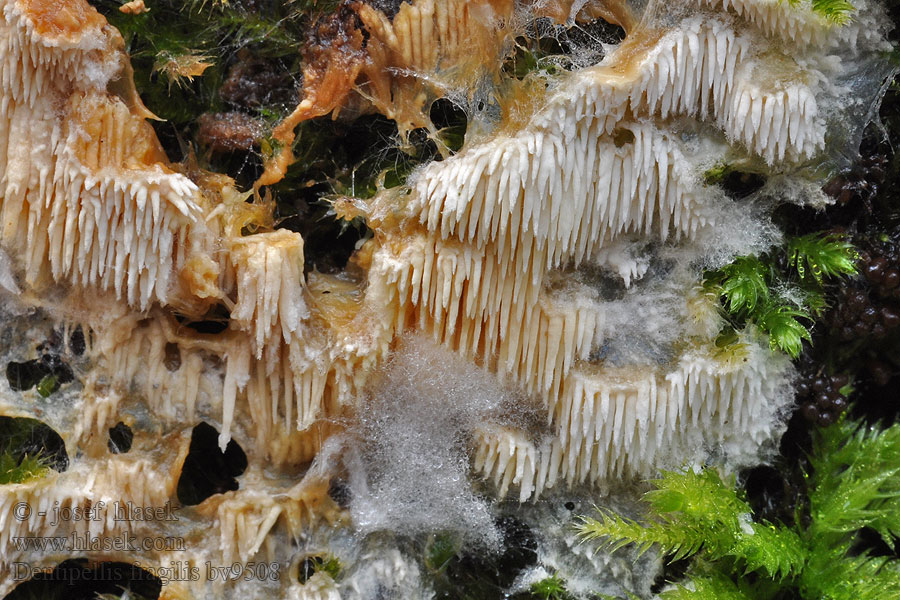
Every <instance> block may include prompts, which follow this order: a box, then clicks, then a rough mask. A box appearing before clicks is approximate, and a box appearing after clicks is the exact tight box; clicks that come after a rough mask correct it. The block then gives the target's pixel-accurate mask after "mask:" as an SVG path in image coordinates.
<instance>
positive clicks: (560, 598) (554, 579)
mask: <svg viewBox="0 0 900 600" xmlns="http://www.w3.org/2000/svg"><path fill="white" fill-rule="evenodd" d="M531 593H532V594H534V595H535V596H537V597H538V598H541V600H567V599H568V598H570V597H571V596H569V593H568V592H567V591H566V586H565V582H564V581H563V580H562V579H560V577H559V576H558V575H556V574H555V573H554V574H553V575H550V576H548V577H545V578H543V579H541V580H540V581H535V582H534V583H532V584H531Z"/></svg>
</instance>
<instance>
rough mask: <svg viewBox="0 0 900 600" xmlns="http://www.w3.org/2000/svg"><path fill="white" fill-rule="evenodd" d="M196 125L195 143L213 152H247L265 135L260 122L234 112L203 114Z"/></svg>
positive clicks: (263, 127)
mask: <svg viewBox="0 0 900 600" xmlns="http://www.w3.org/2000/svg"><path fill="white" fill-rule="evenodd" d="M198 123H199V129H198V130H197V141H199V142H200V143H201V144H203V145H204V146H206V147H208V148H209V149H210V150H212V151H213V152H233V151H235V150H249V149H251V148H252V147H253V146H254V145H255V144H256V142H257V140H258V139H259V138H260V137H262V135H263V134H264V133H265V126H264V125H263V123H262V121H260V120H259V119H255V118H253V117H251V116H250V115H247V114H244V113H241V112H235V111H232V112H225V113H205V114H203V115H201V116H200V118H199V119H198Z"/></svg>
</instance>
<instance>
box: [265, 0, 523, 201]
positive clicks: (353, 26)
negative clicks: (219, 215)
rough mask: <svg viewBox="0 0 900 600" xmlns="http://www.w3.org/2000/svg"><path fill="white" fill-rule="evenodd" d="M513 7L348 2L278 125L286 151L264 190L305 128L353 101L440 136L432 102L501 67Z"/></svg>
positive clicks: (309, 55)
mask: <svg viewBox="0 0 900 600" xmlns="http://www.w3.org/2000/svg"><path fill="white" fill-rule="evenodd" d="M513 9H514V3H513V2H512V1H511V0H418V1H416V2H415V3H413V4H407V3H403V4H401V5H400V8H399V10H398V11H397V13H396V14H395V15H393V19H390V18H389V17H388V16H387V15H386V14H384V13H383V12H381V11H380V10H378V9H377V8H375V7H373V6H371V5H369V4H366V3H363V2H353V3H345V4H343V5H342V6H341V8H340V9H338V11H337V13H336V14H333V15H330V16H328V17H325V18H323V20H322V21H320V22H319V25H318V26H317V27H316V28H315V29H314V31H313V34H312V35H311V36H310V39H309V42H308V45H307V47H306V49H305V52H304V59H305V63H306V64H305V67H304V69H303V77H304V80H303V91H304V97H303V101H302V102H300V104H299V106H297V108H296V109H295V110H294V112H293V113H292V114H291V115H290V116H288V117H287V118H286V119H285V120H284V121H282V123H281V124H279V126H278V127H277V128H276V129H275V131H274V134H273V137H274V138H275V139H276V140H278V141H279V142H281V143H282V149H281V152H279V153H278V154H277V155H276V156H274V157H273V158H272V159H271V160H270V161H269V162H268V163H267V164H266V170H265V172H264V173H263V175H262V176H261V177H260V178H259V180H258V181H257V182H256V187H257V188H258V187H260V186H264V185H271V184H273V183H276V182H278V181H280V180H281V178H282V177H283V176H284V173H285V171H286V169H287V166H288V164H290V162H291V160H292V158H293V157H292V154H291V148H290V147H291V144H292V143H293V141H294V129H295V128H296V127H297V125H299V124H300V123H301V122H303V121H305V120H308V119H312V118H314V117H319V116H323V115H327V114H329V113H331V114H332V115H333V116H334V117H337V115H338V114H339V113H340V111H341V109H342V108H343V107H345V106H347V105H348V103H350V102H353V103H354V105H355V104H362V108H361V109H360V112H363V111H367V110H371V111H374V112H378V113H380V114H383V115H384V116H386V117H388V118H389V119H393V120H394V121H396V122H397V128H398V130H399V132H400V135H401V136H402V137H403V136H406V135H407V134H408V133H409V132H410V131H412V130H413V129H417V128H420V127H424V128H426V129H428V130H429V131H430V132H431V133H436V131H435V128H434V126H433V125H432V123H431V121H430V119H429V118H428V114H427V107H429V106H430V105H431V102H432V101H433V100H435V99H436V98H440V97H443V96H444V94H445V93H446V91H447V90H448V89H452V88H460V89H470V90H471V89H474V87H475V86H474V85H473V84H474V83H475V82H476V81H477V80H478V79H479V78H482V77H484V74H485V71H486V70H488V69H491V70H493V69H495V67H494V65H497V64H499V62H500V61H499V58H500V57H501V56H502V54H503V52H504V45H505V42H506V41H507V37H508V36H509V35H510V28H509V27H507V26H506V25H507V24H508V22H509V20H510V19H511V18H512V15H513ZM438 74H440V77H437V75H438ZM494 76H496V73H494ZM351 92H356V93H355V94H351ZM358 99H362V102H361V103H360V102H359V101H358Z"/></svg>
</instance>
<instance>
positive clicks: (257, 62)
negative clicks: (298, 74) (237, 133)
mask: <svg viewBox="0 0 900 600" xmlns="http://www.w3.org/2000/svg"><path fill="white" fill-rule="evenodd" d="M219 95H220V96H221V97H222V99H223V100H224V101H225V102H228V103H229V104H232V105H234V106H236V107H239V108H246V109H253V108H257V107H260V106H271V105H273V104H287V103H292V104H293V103H294V102H296V97H297V91H296V90H295V89H294V82H293V80H292V79H291V77H290V73H288V72H287V71H286V70H285V69H279V67H278V65H276V64H273V63H272V61H268V60H265V59H262V58H257V57H255V56H253V55H252V54H250V52H249V51H248V50H247V49H246V48H245V49H243V50H241V51H240V52H238V62H236V63H235V64H234V65H233V66H232V67H231V68H230V69H229V71H228V76H227V77H226V78H225V81H223V82H222V87H221V89H220V90H219Z"/></svg>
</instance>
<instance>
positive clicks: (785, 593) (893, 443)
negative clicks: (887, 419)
mask: <svg viewBox="0 0 900 600" xmlns="http://www.w3.org/2000/svg"><path fill="white" fill-rule="evenodd" d="M898 465H900V425H893V426H891V427H887V428H884V429H876V428H870V427H868V426H865V425H862V424H860V423H855V422H849V421H844V422H839V423H838V424H836V425H833V426H831V427H829V428H827V429H824V430H822V431H820V432H819V433H818V435H817V437H816V442H815V445H814V449H813V452H812V455H811V458H810V472H811V475H810V476H809V479H808V481H809V519H802V518H796V519H794V525H791V526H787V525H783V524H780V523H768V522H760V521H758V520H754V519H753V511H752V509H751V508H750V505H749V504H748V503H747V501H746V500H745V499H744V497H743V495H742V494H741V493H740V492H739V491H738V490H736V489H735V484H734V480H733V479H730V480H728V481H723V480H722V479H721V477H720V476H719V475H718V473H716V472H715V471H714V470H712V469H705V470H703V471H700V472H695V471H690V470H688V471H682V472H667V473H664V474H663V475H662V477H661V478H660V479H658V480H655V481H653V482H652V483H653V485H654V487H655V489H654V490H653V491H651V492H649V493H648V494H646V495H645V500H646V501H647V503H648V506H649V518H648V520H646V521H643V522H638V521H634V520H631V519H627V518H625V517H621V516H619V515H616V514H614V513H612V512H608V511H607V512H601V514H600V517H599V518H590V517H587V518H584V519H583V522H582V524H581V525H580V534H581V536H582V537H583V538H584V539H588V540H598V541H601V543H602V544H603V545H605V546H608V547H610V548H612V549H617V548H621V547H622V546H625V545H629V544H635V545H637V547H638V549H639V551H645V550H647V549H649V548H650V547H651V546H654V545H656V546H657V547H658V548H659V549H660V550H661V551H662V552H663V553H664V554H668V555H670V556H671V558H672V559H674V560H678V559H679V558H683V557H688V556H694V557H695V558H694V562H693V563H692V564H691V566H690V568H689V570H688V579H689V582H690V583H689V584H678V585H677V586H676V588H675V589H673V590H670V591H668V592H664V593H663V594H662V597H663V598H665V599H667V600H694V599H696V600H722V599H733V600H745V599H746V600H751V599H752V600H775V599H778V598H796V597H800V598H821V599H827V600H882V599H883V600H887V599H888V598H897V597H900V561H898V560H897V559H896V558H890V557H875V556H871V555H870V554H868V553H867V552H866V551H860V550H858V549H856V547H855V544H856V542H857V536H858V533H859V531H860V530H861V529H863V528H869V529H873V530H875V531H876V532H878V534H879V535H881V537H882V539H883V540H884V541H885V542H886V543H887V544H888V545H890V546H893V545H894V544H895V543H896V536H897V535H898V534H900V466H898ZM799 510H801V509H800V508H799V507H798V511H799Z"/></svg>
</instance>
